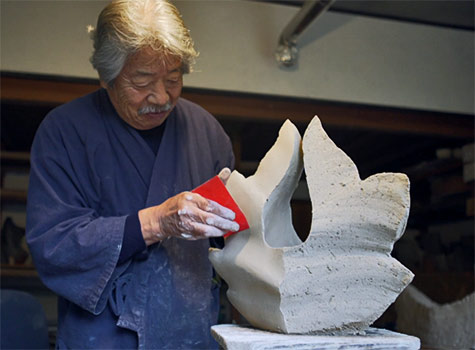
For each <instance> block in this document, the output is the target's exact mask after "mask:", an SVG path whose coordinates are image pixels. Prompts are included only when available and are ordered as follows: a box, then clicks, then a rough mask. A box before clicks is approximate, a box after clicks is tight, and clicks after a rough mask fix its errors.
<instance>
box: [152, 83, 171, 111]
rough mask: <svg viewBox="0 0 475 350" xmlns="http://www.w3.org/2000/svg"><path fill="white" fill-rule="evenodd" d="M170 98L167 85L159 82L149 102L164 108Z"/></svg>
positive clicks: (153, 88)
mask: <svg viewBox="0 0 475 350" xmlns="http://www.w3.org/2000/svg"><path fill="white" fill-rule="evenodd" d="M169 99H170V97H169V96H168V93H167V89H166V88H165V84H164V83H163V82H162V81H161V80H159V81H157V82H156V83H155V84H154V85H153V86H152V90H151V91H150V93H149V94H148V96H147V102H148V103H151V104H154V105H159V106H163V105H164V104H166V103H167V102H168V101H169Z"/></svg>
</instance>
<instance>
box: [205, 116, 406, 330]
mask: <svg viewBox="0 0 475 350" xmlns="http://www.w3.org/2000/svg"><path fill="white" fill-rule="evenodd" d="M300 145H301V143H300V135H299V133H298V130H297V129H296V128H295V126H294V125H293V124H292V123H290V122H289V121H286V122H285V123H284V125H283V126H282V128H281V130H280V133H279V138H278V139H277V141H276V143H275V144H274V146H273V147H272V148H271V150H270V151H269V152H268V153H267V154H266V156H265V157H264V159H263V160H262V161H261V163H260V165H259V168H258V169H257V171H256V173H255V174H254V175H253V176H250V177H248V178H244V177H243V176H242V175H241V174H239V173H238V172H236V171H234V172H233V173H232V175H231V177H230V179H229V181H228V183H227V186H226V187H227V189H228V190H229V192H230V193H231V195H232V196H233V198H234V199H235V200H236V202H237V203H238V205H239V206H240V208H241V209H242V210H243V212H244V214H245V216H246V218H247V219H248V222H249V225H250V228H249V230H246V231H243V232H241V233H239V234H237V235H233V236H231V237H230V238H229V239H228V240H227V241H226V246H225V248H224V249H223V250H212V251H211V252H210V259H211V262H212V263H213V265H214V267H215V269H216V270H217V272H218V273H219V274H220V275H221V276H222V277H223V278H224V279H225V280H226V282H227V283H228V285H229V290H228V298H229V300H230V301H231V303H232V304H233V305H234V306H235V307H236V308H237V309H238V310H239V312H241V313H242V314H243V315H244V317H245V318H246V319H247V320H248V321H249V322H250V323H251V324H252V325H253V326H255V327H257V328H262V329H266V330H270V331H275V332H283V333H321V332H334V333H342V332H343V333H344V332H355V331H358V330H362V329H365V328H366V327H368V326H369V325H370V324H371V323H372V322H373V321H374V320H376V319H377V318H378V317H379V316H380V315H381V314H382V313H383V312H384V310H385V309H386V308H387V307H388V306H389V305H390V304H391V303H392V302H393V301H394V300H395V299H396V297H397V296H398V295H399V293H401V292H402V290H403V289H404V288H405V287H406V286H407V285H408V284H409V283H410V282H411V280H412V278H413V274H412V273H411V272H410V271H409V270H408V269H406V268H405V267H404V266H402V265H401V264H400V263H399V262H398V261H397V260H395V259H393V258H392V257H391V256H390V252H391V250H392V247H393V244H394V242H395V241H396V240H397V239H399V238H400V236H401V235H402V233H403V232H404V229H405V225H406V221H407V217H408V213H409V181H408V178H407V177H406V176H405V175H404V174H390V173H385V174H377V175H374V176H371V177H369V178H368V179H366V180H364V181H361V180H360V178H359V175H358V170H357V168H356V166H355V164H354V163H353V162H352V161H351V159H350V158H349V157H348V156H346V155H345V154H344V153H343V152H342V151H341V150H340V149H339V148H337V147H336V146H335V144H334V143H333V142H332V141H331V140H330V139H329V138H328V136H327V134H326V133H325V132H324V130H323V129H322V126H321V123H320V120H319V119H318V118H317V117H315V118H314V119H313V120H312V122H311V123H310V125H309V126H308V128H307V130H306V132H305V135H304V139H303V153H304V155H303V161H304V164H305V171H306V175H307V182H308V187H309V193H310V197H311V200H312V208H313V215H312V216H313V219H312V228H311V232H310V234H309V237H308V238H307V240H306V241H305V243H302V242H301V241H300V240H299V238H298V236H297V235H296V233H295V231H294V229H293V227H292V218H291V211H290V199H291V196H292V193H293V191H294V190H295V188H296V186H297V184H298V180H299V178H300V174H301V171H302V155H301V150H300Z"/></svg>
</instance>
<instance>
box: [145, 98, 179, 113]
mask: <svg viewBox="0 0 475 350" xmlns="http://www.w3.org/2000/svg"><path fill="white" fill-rule="evenodd" d="M170 109H172V103H171V102H170V101H168V102H167V103H165V104H164V105H163V106H157V105H152V106H145V107H142V108H140V109H139V112H138V113H139V114H148V113H160V112H168V111H169V110H170Z"/></svg>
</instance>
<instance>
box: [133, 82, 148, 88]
mask: <svg viewBox="0 0 475 350" xmlns="http://www.w3.org/2000/svg"><path fill="white" fill-rule="evenodd" d="M134 85H135V87H137V88H146V87H147V86H149V85H150V83H148V82H136V83H134Z"/></svg>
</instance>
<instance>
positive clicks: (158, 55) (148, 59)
mask: <svg viewBox="0 0 475 350" xmlns="http://www.w3.org/2000/svg"><path fill="white" fill-rule="evenodd" d="M181 67H182V60H181V58H180V57H177V56H174V55H170V54H167V53H163V52H159V51H156V50H153V49H151V48H145V49H142V50H140V51H137V52H135V53H133V54H132V55H131V56H129V58H128V59H127V61H126V62H125V65H124V72H129V73H130V72H135V71H149V72H153V73H167V72H170V71H175V70H180V69H181Z"/></svg>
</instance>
